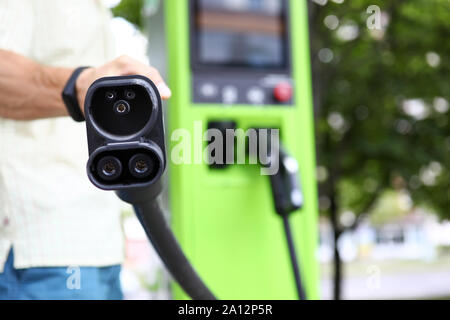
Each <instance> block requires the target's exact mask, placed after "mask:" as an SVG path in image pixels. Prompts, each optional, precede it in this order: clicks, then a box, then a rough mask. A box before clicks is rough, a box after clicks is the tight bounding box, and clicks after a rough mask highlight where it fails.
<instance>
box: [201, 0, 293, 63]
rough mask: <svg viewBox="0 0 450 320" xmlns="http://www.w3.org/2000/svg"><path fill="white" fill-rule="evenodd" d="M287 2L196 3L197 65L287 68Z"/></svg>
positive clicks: (224, 0)
mask: <svg viewBox="0 0 450 320" xmlns="http://www.w3.org/2000/svg"><path fill="white" fill-rule="evenodd" d="M285 2H286V1H285V0H194V3H195V5H194V11H195V12H194V17H195V20H194V32H195V34H194V37H195V46H196V48H195V50H194V53H195V56H196V57H195V62H196V64H198V65H200V66H224V67H241V68H255V69H258V68H261V69H273V68H276V69H283V68H286V66H287V54H286V52H287V40H286V38H287V37H286V29H287V28H286V22H285V15H284V14H283V12H284V9H285V6H286V3H285Z"/></svg>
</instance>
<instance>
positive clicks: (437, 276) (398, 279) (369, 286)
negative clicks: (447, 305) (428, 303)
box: [321, 257, 450, 299]
mask: <svg viewBox="0 0 450 320" xmlns="http://www.w3.org/2000/svg"><path fill="white" fill-rule="evenodd" d="M345 270H346V274H347V277H346V278H345V281H344V290H343V294H344V298H345V299H430V298H440V299H442V298H448V297H450V258H448V257H447V258H442V259H438V260H436V261H433V262H423V261H416V262H414V261H393V262H363V263H361V262H359V263H351V264H349V265H347V266H346V269H345ZM321 289H322V298H323V299H331V297H332V295H331V292H332V282H331V267H330V266H329V265H324V266H322V283H321Z"/></svg>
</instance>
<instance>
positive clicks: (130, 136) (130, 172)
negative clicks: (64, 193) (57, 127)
mask: <svg viewBox="0 0 450 320" xmlns="http://www.w3.org/2000/svg"><path fill="white" fill-rule="evenodd" d="M85 118H86V127H87V137H88V146H89V160H88V163H87V174H88V177H89V179H90V180H91V182H92V183H93V184H94V185H95V186H97V187H98V188H100V189H103V190H114V191H116V194H117V196H118V197H119V198H120V199H121V200H123V201H125V202H127V203H129V204H131V205H133V207H134V210H135V212H136V215H137V217H138V219H139V221H140V222H141V224H142V226H143V227H144V230H145V232H146V234H147V236H148V238H149V240H150V241H151V243H152V244H153V246H154V248H155V250H156V251H157V253H158V254H159V256H160V257H161V260H162V261H163V262H164V264H165V265H166V267H167V269H168V270H169V272H170V273H171V274H172V276H173V278H174V279H175V280H176V281H177V282H178V283H179V284H180V286H181V287H182V288H183V289H184V290H185V292H186V293H187V294H188V295H189V296H190V297H191V298H192V299H199V300H214V299H215V297H214V295H213V294H212V293H211V291H210V290H209V289H208V288H207V286H206V285H205V284H204V283H203V281H202V280H201V279H200V277H199V276H198V275H197V273H196V271H195V270H194V268H193V267H192V265H191V264H190V263H189V261H188V260H187V258H186V257H185V255H184V253H183V251H182V249H181V247H180V245H179V244H178V242H177V240H176V238H175V236H174V235H173V233H172V231H171V229H170V227H169V226H168V224H167V222H166V220H165V218H164V214H163V212H162V210H161V208H160V206H159V204H158V201H157V197H158V195H159V194H160V193H161V190H162V185H161V176H162V174H163V173H164V170H165V168H166V148H165V142H164V123H163V115H162V104H161V97H160V95H159V93H158V89H157V88H156V86H155V84H154V83H153V82H152V81H151V80H149V79H147V78H145V77H142V76H125V77H109V78H102V79H99V80H97V81H95V82H94V83H93V84H92V85H91V87H90V88H89V90H88V92H87V95H86V100H85Z"/></svg>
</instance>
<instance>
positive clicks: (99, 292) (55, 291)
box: [0, 250, 123, 300]
mask: <svg viewBox="0 0 450 320" xmlns="http://www.w3.org/2000/svg"><path fill="white" fill-rule="evenodd" d="M13 261H14V253H13V250H11V251H10V253H9V256H8V260H7V261H6V264H5V269H4V272H3V273H0V300H121V299H123V295H122V289H121V286H120V279H119V275H120V266H119V265H117V266H111V267H104V268H96V267H80V268H77V267H74V268H68V267H51V268H28V269H15V268H14V265H13Z"/></svg>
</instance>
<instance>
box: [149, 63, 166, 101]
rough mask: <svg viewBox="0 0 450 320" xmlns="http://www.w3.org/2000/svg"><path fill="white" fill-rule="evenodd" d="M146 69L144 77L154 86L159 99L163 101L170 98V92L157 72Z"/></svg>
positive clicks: (150, 68) (153, 69) (152, 69)
mask: <svg viewBox="0 0 450 320" xmlns="http://www.w3.org/2000/svg"><path fill="white" fill-rule="evenodd" d="M147 69H148V71H147V73H146V76H147V77H148V78H149V79H150V80H152V81H153V82H154V83H155V84H156V87H157V88H158V91H159V94H160V95H161V98H162V99H164V100H167V99H169V98H170V97H171V96H172V91H171V90H170V88H169V87H168V86H167V84H166V82H165V81H164V79H163V78H162V76H161V74H160V73H159V71H158V70H157V69H156V68H153V67H148V68H147Z"/></svg>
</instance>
